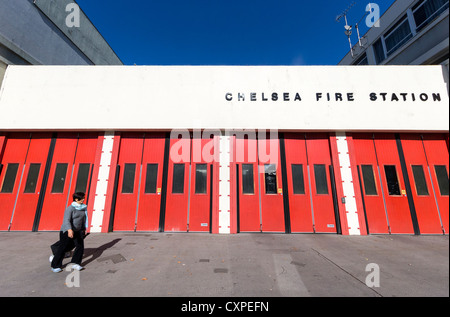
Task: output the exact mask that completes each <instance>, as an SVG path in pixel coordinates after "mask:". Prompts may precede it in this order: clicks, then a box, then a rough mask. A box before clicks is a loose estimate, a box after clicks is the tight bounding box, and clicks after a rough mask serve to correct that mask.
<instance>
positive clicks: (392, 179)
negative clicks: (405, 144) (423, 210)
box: [353, 134, 415, 234]
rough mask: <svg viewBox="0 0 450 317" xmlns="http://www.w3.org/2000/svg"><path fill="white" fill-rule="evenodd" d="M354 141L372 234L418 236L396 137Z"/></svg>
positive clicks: (356, 137) (356, 138) (358, 136)
mask: <svg viewBox="0 0 450 317" xmlns="http://www.w3.org/2000/svg"><path fill="white" fill-rule="evenodd" d="M353 139H354V144H355V152H356V158H357V162H358V168H359V169H360V173H361V178H362V183H363V187H364V193H363V194H364V196H363V197H364V205H365V210H366V216H367V222H368V228H369V233H397V234H402V233H403V234H412V233H414V232H415V231H414V227H413V220H412V213H411V209H410V203H409V202H408V197H407V187H406V185H407V184H406V183H405V179H406V178H405V175H404V174H403V170H402V165H401V162H400V156H399V148H398V144H397V138H396V137H395V135H394V134H375V135H363V134H355V135H354V137H353ZM408 185H409V184H408ZM385 224H387V226H388V232H386V227H385Z"/></svg>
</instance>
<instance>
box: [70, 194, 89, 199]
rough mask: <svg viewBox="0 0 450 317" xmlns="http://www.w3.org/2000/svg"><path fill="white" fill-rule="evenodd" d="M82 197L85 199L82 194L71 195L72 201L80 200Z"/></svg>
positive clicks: (84, 195)
mask: <svg viewBox="0 0 450 317" xmlns="http://www.w3.org/2000/svg"><path fill="white" fill-rule="evenodd" d="M84 197H86V194H85V193H83V192H76V193H74V194H73V195H72V198H73V200H82V199H83V198H84Z"/></svg>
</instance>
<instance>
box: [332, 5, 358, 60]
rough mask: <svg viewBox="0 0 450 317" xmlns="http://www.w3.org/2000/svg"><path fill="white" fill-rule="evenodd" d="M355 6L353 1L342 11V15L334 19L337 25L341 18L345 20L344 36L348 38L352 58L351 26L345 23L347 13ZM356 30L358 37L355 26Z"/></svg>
mask: <svg viewBox="0 0 450 317" xmlns="http://www.w3.org/2000/svg"><path fill="white" fill-rule="evenodd" d="M355 5H356V2H355V1H353V2H352V3H351V4H350V5H349V6H348V7H347V9H345V10H344V11H342V13H341V14H340V15H338V16H337V17H336V22H337V23H339V22H340V21H341V19H342V18H344V20H345V26H344V28H345V35H347V37H348V43H349V45H350V52H351V54H352V57H354V56H353V45H352V40H351V37H350V36H351V35H352V26H351V25H348V21H347V13H348V12H349V11H350V9H351V8H352V7H354V6H355ZM356 29H357V31H358V37H359V30H358V25H356ZM360 45H361V42H360Z"/></svg>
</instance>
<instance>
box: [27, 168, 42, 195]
mask: <svg viewBox="0 0 450 317" xmlns="http://www.w3.org/2000/svg"><path fill="white" fill-rule="evenodd" d="M40 169H41V164H40V163H31V164H30V169H29V171H28V177H27V181H26V182H25V190H24V193H25V194H34V193H35V192H36V186H37V181H38V178H39V171H40Z"/></svg>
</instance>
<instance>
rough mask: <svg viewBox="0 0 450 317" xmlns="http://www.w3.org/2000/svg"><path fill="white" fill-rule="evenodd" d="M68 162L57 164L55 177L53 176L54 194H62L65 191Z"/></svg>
mask: <svg viewBox="0 0 450 317" xmlns="http://www.w3.org/2000/svg"><path fill="white" fill-rule="evenodd" d="M68 166H69V165H68V164H67V163H58V164H56V169H55V177H54V178H53V186H52V191H51V193H52V194H61V193H63V192H64V184H65V183H66V175H67V167H68Z"/></svg>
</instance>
